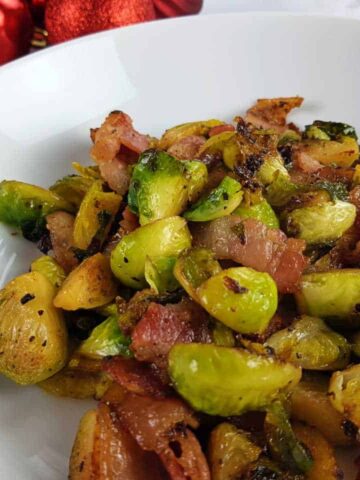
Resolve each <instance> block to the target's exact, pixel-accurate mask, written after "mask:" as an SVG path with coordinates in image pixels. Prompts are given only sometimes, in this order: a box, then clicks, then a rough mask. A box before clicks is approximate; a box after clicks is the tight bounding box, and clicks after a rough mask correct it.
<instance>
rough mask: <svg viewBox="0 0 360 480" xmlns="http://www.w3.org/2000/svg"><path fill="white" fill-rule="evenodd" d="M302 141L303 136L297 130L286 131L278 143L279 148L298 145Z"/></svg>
mask: <svg viewBox="0 0 360 480" xmlns="http://www.w3.org/2000/svg"><path fill="white" fill-rule="evenodd" d="M300 140H301V135H300V134H299V133H297V132H295V130H285V132H283V133H282V134H281V135H280V137H279V141H278V145H277V146H278V147H282V146H283V145H289V144H290V143H296V142H299V141H300Z"/></svg>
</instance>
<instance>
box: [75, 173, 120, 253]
mask: <svg viewBox="0 0 360 480" xmlns="http://www.w3.org/2000/svg"><path fill="white" fill-rule="evenodd" d="M120 202H121V196H120V195H117V194H116V193H114V192H104V191H103V187H102V182H101V181H97V182H94V183H93V185H92V186H91V187H90V189H89V190H88V192H87V193H86V195H85V197H84V199H83V201H82V202H81V205H80V209H79V211H78V213H77V215H76V218H75V224H74V246H75V247H76V248H78V249H81V250H86V249H87V248H88V247H89V246H90V245H91V244H94V243H95V245H94V246H95V247H96V250H98V249H99V248H100V247H101V245H102V244H103V242H104V240H105V238H106V235H107V234H108V232H109V229H110V227H111V224H112V222H113V220H114V217H115V215H116V213H117V211H118V210H119V207H120ZM96 250H95V251H96Z"/></svg>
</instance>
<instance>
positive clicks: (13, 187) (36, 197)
mask: <svg viewBox="0 0 360 480" xmlns="http://www.w3.org/2000/svg"><path fill="white" fill-rule="evenodd" d="M57 210H65V211H67V212H73V211H74V208H73V206H72V205H71V204H70V203H69V202H67V201H66V200H64V199H63V198H61V197H59V196H58V195H56V194H55V193H54V192H50V191H49V190H46V189H45V188H41V187H37V186H35V185H30V184H28V183H23V182H17V181H8V180H4V181H2V182H0V222H3V223H6V224H7V225H12V226H14V227H19V228H20V229H21V231H22V234H23V235H24V237H25V238H27V239H28V240H32V241H35V240H38V239H39V238H40V237H41V235H42V233H43V231H44V229H45V223H46V222H45V217H46V215H48V214H49V213H52V212H55V211H57Z"/></svg>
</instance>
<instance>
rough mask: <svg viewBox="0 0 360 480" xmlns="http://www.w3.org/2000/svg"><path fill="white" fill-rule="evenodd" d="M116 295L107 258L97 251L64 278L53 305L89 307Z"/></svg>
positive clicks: (74, 308) (104, 303)
mask: <svg viewBox="0 0 360 480" xmlns="http://www.w3.org/2000/svg"><path fill="white" fill-rule="evenodd" d="M115 296H116V285H115V282H114V280H113V277H112V274H111V270H110V265H109V260H108V259H107V258H106V257H105V255H103V254H102V253H97V254H96V255H93V256H92V257H89V258H87V259H86V260H84V261H83V262H82V263H80V265H79V266H78V267H76V268H75V269H74V270H72V272H70V274H69V275H68V277H67V278H66V279H65V281H64V283H63V284H62V286H61V288H60V290H59V291H58V293H57V295H56V297H55V299H54V305H55V306H56V307H58V308H63V309H64V310H79V309H80V308H84V309H89V308H96V307H100V306H102V305H106V304H107V303H109V302H110V301H111V300H113V299H114V298H115Z"/></svg>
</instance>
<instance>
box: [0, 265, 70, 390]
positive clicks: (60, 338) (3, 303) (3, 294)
mask: <svg viewBox="0 0 360 480" xmlns="http://www.w3.org/2000/svg"><path fill="white" fill-rule="evenodd" d="M55 293H56V290H55V287H54V286H53V285H52V284H51V283H50V281H49V280H48V279H47V278H46V277H45V276H44V275H42V274H41V273H39V272H30V273H26V274H24V275H20V276H19V277H16V278H15V279H14V280H12V281H11V282H9V283H8V284H7V285H6V286H5V288H3V289H2V290H1V291H0V352H1V355H0V373H2V374H3V375H5V376H6V377H9V378H10V379H11V380H13V381H15V382H17V383H21V384H23V385H28V384H32V383H37V382H40V381H41V380H44V379H45V378H48V377H50V376H51V375H54V374H55V373H56V372H58V371H59V370H60V369H61V368H62V367H63V366H64V365H65V362H66V357H67V331H66V327H65V322H64V319H63V316H62V313H61V311H60V310H58V309H57V308H55V307H54V305H53V299H54V296H55Z"/></svg>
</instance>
